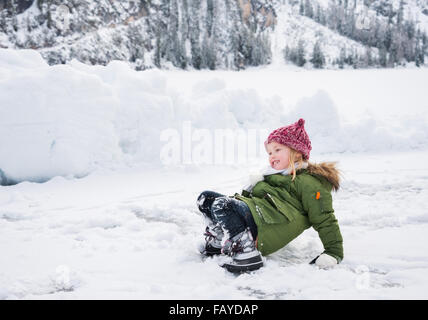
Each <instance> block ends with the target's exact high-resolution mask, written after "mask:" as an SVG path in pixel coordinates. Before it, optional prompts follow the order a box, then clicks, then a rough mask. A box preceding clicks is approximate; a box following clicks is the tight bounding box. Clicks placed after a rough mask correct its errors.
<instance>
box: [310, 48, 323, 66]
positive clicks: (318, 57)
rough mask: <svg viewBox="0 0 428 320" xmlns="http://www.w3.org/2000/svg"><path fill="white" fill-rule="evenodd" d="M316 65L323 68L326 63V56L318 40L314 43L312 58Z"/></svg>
mask: <svg viewBox="0 0 428 320" xmlns="http://www.w3.org/2000/svg"><path fill="white" fill-rule="evenodd" d="M310 61H311V62H312V64H313V65H314V68H317V69H321V68H323V67H324V65H325V57H324V54H323V52H322V50H321V44H320V42H319V41H317V42H316V43H315V45H314V49H313V52H312V58H311V60H310Z"/></svg>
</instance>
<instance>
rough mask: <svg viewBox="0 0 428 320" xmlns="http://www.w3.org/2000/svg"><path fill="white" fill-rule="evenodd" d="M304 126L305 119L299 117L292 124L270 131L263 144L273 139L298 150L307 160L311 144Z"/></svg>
mask: <svg viewBox="0 0 428 320" xmlns="http://www.w3.org/2000/svg"><path fill="white" fill-rule="evenodd" d="M304 126H305V120H304V119H302V118H301V119H299V120H298V121H297V122H296V123H294V124H291V125H289V126H285V127H281V128H278V129H276V130H274V131H272V132H271V134H269V136H268V138H267V140H266V141H265V146H266V145H267V144H268V143H271V142H273V141H274V142H277V143H280V144H283V145H286V146H287V147H290V148H292V149H294V150H296V151H299V152H300V153H301V154H302V155H303V159H304V160H309V155H310V152H311V150H312V146H311V141H310V140H309V136H308V134H307V132H306V130H305V127H304Z"/></svg>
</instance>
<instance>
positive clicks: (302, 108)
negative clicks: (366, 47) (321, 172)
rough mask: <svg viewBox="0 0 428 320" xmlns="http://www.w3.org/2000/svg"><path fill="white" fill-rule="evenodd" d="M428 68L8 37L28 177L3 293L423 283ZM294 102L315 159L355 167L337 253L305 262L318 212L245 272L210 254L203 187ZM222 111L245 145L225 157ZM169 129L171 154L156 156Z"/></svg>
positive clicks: (5, 196) (197, 294)
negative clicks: (117, 57)
mask: <svg viewBox="0 0 428 320" xmlns="http://www.w3.org/2000/svg"><path fill="white" fill-rule="evenodd" d="M427 75H428V69H423V68H422V69H393V70H357V71H355V70H340V71H334V70H329V71H326V70H321V71H302V70H297V69H296V68H294V67H288V66H286V65H281V64H279V63H278V64H274V65H272V66H270V67H266V68H252V69H249V70H247V71H241V72H229V71H216V72H212V71H192V72H185V71H177V70H170V71H159V70H150V71H144V72H136V71H134V70H132V69H131V68H130V67H129V66H128V65H127V64H125V63H123V62H118V61H114V62H112V63H110V64H109V65H108V66H88V65H84V64H81V63H79V62H77V61H72V62H71V63H69V64H67V65H58V66H48V65H47V64H46V63H45V62H44V61H43V59H42V58H41V57H40V56H39V54H38V53H36V52H35V51H31V50H23V51H14V50H0V146H1V148H0V169H1V171H0V179H4V180H6V179H7V180H8V181H10V182H14V181H15V182H20V183H18V184H14V185H10V186H0V252H2V255H1V257H0V299H100V298H101V299H112V298H113V299H274V298H279V299H426V298H427V297H428V296H427V292H428V291H427V289H428V280H427V278H426V274H427V271H428V256H427V255H426V252H428V245H427V243H426V241H425V239H426V233H427V231H428V225H427V222H428V215H427V214H428V213H427V211H426V201H427V199H428V150H427V146H428V143H427V141H428V139H427V133H428V126H427V124H428V121H427V115H426V112H425V110H427V101H428V99H427V96H426V93H425V92H426V90H424V80H425V79H426V77H427ZM299 117H303V118H304V119H305V120H306V129H307V131H308V133H309V136H310V137H311V141H312V145H313V150H312V153H311V159H312V161H316V162H320V161H325V160H329V161H338V162H339V167H340V169H341V170H342V171H343V172H344V174H345V175H344V181H343V183H342V186H341V190H340V191H339V192H338V193H335V194H333V197H334V208H335V214H336V217H337V218H338V220H339V224H340V227H341V231H342V235H343V238H344V249H345V259H344V261H343V262H342V263H341V264H340V265H338V266H337V267H335V268H334V269H331V270H321V269H318V268H317V267H314V266H312V265H309V264H308V262H309V261H310V260H312V259H313V258H314V257H315V256H317V255H318V254H319V253H320V252H322V250H323V249H322V244H321V242H320V240H319V238H318V235H317V233H316V232H315V231H314V230H313V229H308V230H307V231H305V232H304V233H303V234H302V235H301V236H299V237H298V238H297V239H296V240H294V241H293V242H292V243H290V244H289V245H287V246H286V247H285V248H283V249H281V250H280V251H278V252H276V253H274V254H272V255H270V256H268V257H266V258H265V267H263V268H262V269H260V270H258V271H255V272H252V273H249V274H243V275H240V276H235V275H232V274H230V273H228V272H227V271H225V270H224V269H222V268H220V267H219V266H218V264H219V263H220V262H221V260H222V257H214V258H208V259H202V257H201V256H200V254H199V253H198V251H197V248H198V246H200V245H201V244H202V243H203V236H202V233H203V230H204V221H203V219H202V216H201V214H200V213H199V212H198V210H197V208H196V204H195V202H196V198H197V196H198V195H199V193H200V192H202V191H204V190H215V191H218V192H221V193H223V194H229V195H232V194H234V193H235V192H240V191H241V188H242V187H243V186H244V185H246V184H247V180H248V175H249V173H250V172H253V171H254V170H255V169H257V168H260V167H261V166H264V165H265V164H266V157H265V155H264V154H263V152H264V151H263V147H262V145H263V143H262V142H263V139H265V137H266V135H267V133H269V132H270V130H273V129H275V128H277V127H279V126H281V125H284V124H288V123H290V122H292V121H296V120H297V119H298V118H299ZM221 129H230V130H232V133H234V134H236V133H239V132H240V133H243V135H244V138H246V139H247V140H244V142H245V143H246V144H245V143H244V145H245V146H248V154H245V153H244V155H243V158H236V157H235V158H234V157H233V156H232V162H231V163H228V162H227V161H226V160H224V161H223V162H221V161H220V162H219V163H216V162H215V161H214V158H215V157H216V156H218V155H219V154H220V155H224V149H220V148H217V147H218V146H217V145H216V140H215V139H214V137H215V132H216V130H221ZM165 130H169V131H165ZM186 130H188V132H186ZM252 130H253V131H252ZM217 132H220V131H217ZM165 133H172V136H173V137H176V138H177V143H178V150H179V159H178V163H172V164H169V165H166V164H165V163H163V162H162V159H161V157H160V153H161V152H163V151H164V149H163V148H164V146H165V144H166V141H161V139H160V137H161V135H162V134H165ZM174 133H176V136H174ZM204 137H205V140H203V139H202V138H204ZM237 141H238V140H233V142H234V144H235V145H234V146H236V144H237ZM169 142H171V141H169ZM208 142H210V143H211V144H210V143H208ZM204 146H211V149H213V147H214V149H213V150H211V151H212V154H211V158H209V157H208V158H204V157H202V156H201V154H200V152H201V151H209V150H208V149H209V148H208V147H207V149H205V150H203V149H204V148H203V147H204ZM260 146H261V147H260ZM252 147H255V148H256V151H254V150H252V152H250V151H251V150H250V149H251V148H252ZM232 150H233V149H232ZM235 151H236V150H235ZM202 153H203V152H202ZM199 156H201V157H199ZM226 156H227V155H226ZM198 157H199V158H198ZM201 158H202V159H205V160H210V161H211V162H210V161H207V162H203V161H202V162H198V163H196V162H197V161H195V160H197V159H201ZM224 159H226V157H225V158H224ZM186 161H187V162H186ZM185 162H186V163H185ZM38 181H45V182H44V183H38ZM2 183H3V184H5V183H4V182H2Z"/></svg>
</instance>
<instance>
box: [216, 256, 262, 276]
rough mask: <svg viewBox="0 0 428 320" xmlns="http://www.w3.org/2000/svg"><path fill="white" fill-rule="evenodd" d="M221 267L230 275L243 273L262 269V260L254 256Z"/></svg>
mask: <svg viewBox="0 0 428 320" xmlns="http://www.w3.org/2000/svg"><path fill="white" fill-rule="evenodd" d="M222 267H223V268H225V269H226V270H227V271H229V272H232V273H243V272H248V271H254V270H257V269H260V268H261V267H263V260H261V257H260V256H256V257H253V258H249V259H245V260H241V261H239V262H238V263H225V264H223V265H222Z"/></svg>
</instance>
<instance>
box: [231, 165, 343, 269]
mask: <svg viewBox="0 0 428 320" xmlns="http://www.w3.org/2000/svg"><path fill="white" fill-rule="evenodd" d="M332 189H334V190H335V191H337V190H338V189H339V171H338V170H337V169H336V167H335V165H334V163H321V164H319V165H316V164H311V163H310V164H309V166H308V168H307V169H302V170H298V171H297V172H296V178H295V179H294V181H292V176H291V175H286V176H284V175H281V174H274V175H269V176H265V177H264V181H260V182H258V183H257V184H256V185H255V186H254V187H253V189H252V191H251V193H249V192H247V191H245V190H244V191H242V194H238V193H236V194H235V195H234V197H235V198H236V199H239V200H242V201H244V202H245V203H246V204H247V205H248V207H249V208H250V210H251V213H252V215H253V217H254V221H255V223H256V225H257V230H258V236H257V238H258V240H257V248H258V250H259V251H260V252H261V254H262V255H264V256H266V255H268V254H271V253H273V252H275V251H277V250H279V249H281V248H282V247H284V246H285V245H287V244H288V243H289V242H290V241H292V240H293V239H295V238H296V237H297V236H298V235H300V234H301V233H302V232H303V231H304V230H306V229H308V228H309V227H311V226H312V227H314V229H315V230H316V231H317V232H318V234H319V237H320V239H321V242H322V244H323V246H324V250H325V251H324V253H326V254H329V255H331V256H333V257H335V258H336V260H337V261H338V262H340V261H341V260H342V259H343V239H342V235H341V233H340V229H339V225H338V222H337V220H336V217H335V216H334V210H333V204H332V196H331V191H332Z"/></svg>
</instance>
